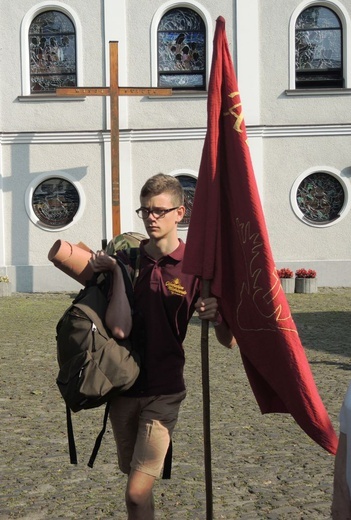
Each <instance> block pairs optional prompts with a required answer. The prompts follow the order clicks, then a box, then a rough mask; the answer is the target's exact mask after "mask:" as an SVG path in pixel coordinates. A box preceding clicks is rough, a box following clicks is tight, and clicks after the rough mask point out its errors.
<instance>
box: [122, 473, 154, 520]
mask: <svg viewBox="0 0 351 520" xmlns="http://www.w3.org/2000/svg"><path fill="white" fill-rule="evenodd" d="M154 482H155V477H152V476H151V475H147V474H146V473H142V472H141V471H137V470H132V471H131V473H130V475H129V477H128V483H127V489H126V505H127V511H128V520H154V518H155V516H154V510H155V508H154V499H153V494H152V488H153V485H154Z"/></svg>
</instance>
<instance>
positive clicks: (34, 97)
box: [17, 94, 86, 103]
mask: <svg viewBox="0 0 351 520" xmlns="http://www.w3.org/2000/svg"><path fill="white" fill-rule="evenodd" d="M85 98H86V96H72V97H71V96H57V95H56V94H31V95H29V96H17V99H18V101H20V102H21V103H23V102H25V103H27V102H30V103H31V102H34V103H37V102H39V101H85Z"/></svg>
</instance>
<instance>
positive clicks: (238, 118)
mask: <svg viewBox="0 0 351 520" xmlns="http://www.w3.org/2000/svg"><path fill="white" fill-rule="evenodd" d="M229 97H230V98H232V99H234V98H235V97H238V99H239V103H235V104H234V105H233V106H232V107H230V108H229V109H228V112H224V114H223V115H224V116H229V115H231V116H233V117H234V118H235V123H234V126H233V128H234V130H236V131H237V132H238V133H239V134H242V133H243V130H242V129H241V124H242V123H243V121H244V114H243V112H242V110H241V109H240V111H239V110H238V111H236V109H237V108H239V107H241V106H242V104H241V101H240V96H239V92H232V93H231V94H229Z"/></svg>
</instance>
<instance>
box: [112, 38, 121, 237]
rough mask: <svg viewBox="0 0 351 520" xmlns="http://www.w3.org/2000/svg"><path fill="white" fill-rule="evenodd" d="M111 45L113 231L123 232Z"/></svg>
mask: <svg viewBox="0 0 351 520" xmlns="http://www.w3.org/2000/svg"><path fill="white" fill-rule="evenodd" d="M114 43H115V44H114V45H111V44H110V103H111V110H110V114H111V121H110V125H111V183H112V229H113V234H114V235H115V236H116V235H119V234H120V232H121V221H120V194H119V112H118V104H119V103H118V96H119V92H118V42H114Z"/></svg>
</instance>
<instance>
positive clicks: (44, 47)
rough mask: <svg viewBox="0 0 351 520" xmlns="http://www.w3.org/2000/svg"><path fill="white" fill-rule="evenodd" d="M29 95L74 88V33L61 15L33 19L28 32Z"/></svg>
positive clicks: (67, 20) (75, 75) (66, 18)
mask: <svg viewBox="0 0 351 520" xmlns="http://www.w3.org/2000/svg"><path fill="white" fill-rule="evenodd" d="M28 38H29V42H28V48H29V63H30V92H31V94H37V93H41V92H43V93H47V92H54V91H55V89H56V88H57V87H63V86H65V87H69V86H75V85H77V73H76V32H75V27H74V25H73V22H72V21H71V20H70V18H69V17H68V16H67V15H66V14H64V13H62V12H60V11H44V12H41V13H40V14H39V15H38V16H36V17H35V18H34V19H33V21H32V23H31V24H30V28H29V32H28Z"/></svg>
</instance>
